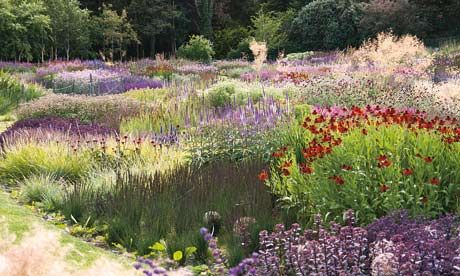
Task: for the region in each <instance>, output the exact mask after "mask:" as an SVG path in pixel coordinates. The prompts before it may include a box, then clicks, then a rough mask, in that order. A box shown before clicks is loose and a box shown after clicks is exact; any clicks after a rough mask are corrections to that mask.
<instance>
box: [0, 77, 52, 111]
mask: <svg viewBox="0 0 460 276" xmlns="http://www.w3.org/2000/svg"><path fill="white" fill-rule="evenodd" d="M44 94H45V91H44V89H42V88H41V87H39V86H38V85H34V84H25V83H21V82H20V81H19V80H18V79H16V78H14V77H13V76H11V75H10V74H8V73H5V72H3V71H0V115H3V114H6V113H8V112H11V111H12V110H14V109H15V108H16V107H17V106H18V105H19V104H21V103H25V102H28V101H31V100H34V99H37V98H39V97H41V96H43V95H44Z"/></svg>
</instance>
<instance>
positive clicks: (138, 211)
mask: <svg viewBox="0 0 460 276" xmlns="http://www.w3.org/2000/svg"><path fill="white" fill-rule="evenodd" d="M262 167H263V165H262V164H261V163H260V162H250V163H247V164H245V165H241V166H237V165H234V164H232V163H229V162H220V163H217V164H213V165H210V166H206V167H202V168H200V169H198V168H194V167H190V166H187V165H185V166H179V167H176V168H173V169H171V170H166V171H163V172H162V173H155V174H148V173H136V172H132V171H129V170H128V171H126V172H122V173H119V174H117V176H116V179H115V180H114V181H113V183H112V185H111V186H109V187H110V188H109V189H107V188H104V189H101V188H97V187H92V186H91V185H92V183H85V184H82V185H80V186H78V185H77V186H75V188H74V189H71V190H70V191H68V193H67V196H66V202H65V203H64V206H65V205H66V204H72V205H74V206H75V202H80V204H77V205H76V206H75V207H74V208H75V210H76V211H77V212H78V213H79V214H75V213H69V211H70V212H71V211H72V210H68V212H67V215H70V214H72V215H73V216H74V217H77V215H80V216H81V217H80V218H77V219H82V220H84V219H86V218H88V217H90V216H91V218H92V219H94V220H96V221H98V222H100V223H104V224H107V227H108V230H107V231H108V238H109V242H116V243H120V244H122V245H123V246H124V247H126V248H127V249H129V250H137V251H138V252H139V253H141V254H144V253H147V252H148V251H149V250H148V247H149V246H151V245H152V244H153V243H155V242H157V241H159V240H160V239H166V241H167V242H168V243H170V244H173V243H177V242H179V241H183V242H185V241H188V242H189V243H190V244H183V246H184V247H186V246H191V245H193V246H196V247H198V244H197V243H198V241H196V239H195V238H193V237H196V231H197V230H196V229H199V228H200V227H201V226H203V225H205V224H211V225H214V226H215V231H216V234H217V233H220V234H219V235H224V236H225V235H227V236H230V237H231V236H232V235H233V234H232V231H233V226H234V224H235V222H236V221H237V220H238V219H239V218H241V217H253V218H254V219H255V220H256V221H257V222H259V223H265V222H266V221H270V222H271V221H272V220H273V219H272V200H271V195H270V193H269V191H268V189H267V188H266V187H265V186H264V185H261V184H260V183H258V182H257V171H258V170H260V169H261V168H262ZM184 237H187V238H184ZM183 242H182V243H183ZM178 246H179V245H178Z"/></svg>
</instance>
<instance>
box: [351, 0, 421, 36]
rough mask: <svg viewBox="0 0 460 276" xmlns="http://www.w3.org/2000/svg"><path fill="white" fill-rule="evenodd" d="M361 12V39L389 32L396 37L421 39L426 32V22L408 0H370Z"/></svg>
mask: <svg viewBox="0 0 460 276" xmlns="http://www.w3.org/2000/svg"><path fill="white" fill-rule="evenodd" d="M362 10H363V14H362V18H361V21H360V23H359V28H360V33H361V36H362V37H363V38H369V37H374V36H375V35H376V34H378V33H380V32H389V31H392V32H393V33H394V34H396V35H397V36H401V35H404V34H413V35H416V36H418V37H421V36H424V35H425V33H426V31H427V22H425V20H424V19H423V18H420V12H419V7H418V6H417V4H416V3H412V2H410V1H408V0H396V1H389V0H372V1H369V3H365V4H364V5H363V9H362Z"/></svg>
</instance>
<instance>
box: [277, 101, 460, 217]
mask: <svg viewBox="0 0 460 276" xmlns="http://www.w3.org/2000/svg"><path fill="white" fill-rule="evenodd" d="M336 111H337V112H338V113H330V110H327V109H317V110H316V113H318V115H317V116H308V117H307V118H306V119H305V121H304V122H303V124H302V125H303V128H304V131H300V132H301V136H300V137H301V138H300V140H299V139H298V138H295V139H291V140H289V139H288V140H289V141H292V142H291V143H288V144H286V145H285V146H287V148H283V149H280V150H278V151H276V152H275V153H274V154H273V156H274V157H275V160H276V161H275V163H274V165H273V167H272V176H271V180H270V181H269V183H270V185H271V187H272V189H273V191H274V192H275V193H276V194H278V195H279V196H280V197H286V199H288V200H286V201H285V203H286V204H287V205H288V206H290V207H293V208H297V210H298V214H299V219H304V220H305V221H310V222H311V220H312V217H313V215H314V214H315V213H320V214H322V215H325V214H328V219H331V220H337V218H338V217H340V216H341V215H342V213H343V212H344V211H345V210H347V209H349V208H353V209H354V210H356V214H357V217H358V218H359V220H360V222H361V223H363V224H365V223H369V222H372V221H373V220H374V219H376V218H378V217H380V216H383V215H385V214H388V213H390V212H391V211H393V210H395V209H408V210H409V211H410V212H411V213H413V214H424V215H427V216H435V215H439V214H443V213H446V212H458V211H459V210H460V205H459V202H458V200H457V199H456V197H458V196H459V194H460V186H459V185H458V184H457V183H458V182H459V181H460V174H458V173H457V169H456V166H458V164H459V163H460V159H459V158H458V156H459V150H460V147H459V145H460V144H459V143H458V141H460V138H459V136H458V129H459V127H458V125H457V123H456V122H455V120H452V119H439V118H434V119H430V118H428V117H426V115H424V114H421V113H418V112H415V111H411V110H405V111H397V110H394V109H391V108H390V109H381V108H375V109H374V108H371V107H368V108H365V109H360V108H353V109H351V110H348V109H340V108H339V109H337V110H336ZM366 118H367V119H366ZM297 136H298V134H296V137H297ZM302 139H303V140H304V142H303V143H302V142H299V141H301V140H302ZM283 202H284V201H283Z"/></svg>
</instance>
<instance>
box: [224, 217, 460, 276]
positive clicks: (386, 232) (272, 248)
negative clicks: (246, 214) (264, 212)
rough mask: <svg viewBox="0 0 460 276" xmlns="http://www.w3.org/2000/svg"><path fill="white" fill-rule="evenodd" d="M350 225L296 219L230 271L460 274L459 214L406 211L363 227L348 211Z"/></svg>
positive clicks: (264, 235) (264, 236)
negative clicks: (303, 223) (305, 224)
mask: <svg viewBox="0 0 460 276" xmlns="http://www.w3.org/2000/svg"><path fill="white" fill-rule="evenodd" d="M346 219H347V221H348V225H347V226H343V227H342V226H340V225H338V224H335V223H333V224H331V228H330V229H326V228H324V227H323V225H322V224H321V219H319V218H316V219H315V228H314V229H313V230H309V229H308V230H304V231H302V229H301V227H300V225H298V224H294V225H293V226H292V227H291V229H289V230H286V229H285V228H284V226H283V225H277V226H276V228H275V231H274V232H273V233H268V232H267V231H262V232H261V233H260V250H259V252H257V253H254V254H253V255H252V257H251V258H248V259H245V260H243V261H242V262H241V263H240V264H239V265H238V266H236V267H235V268H232V269H231V270H230V273H229V274H230V275H235V276H236V275H273V276H275V275H459V274H460V228H459V218H458V217H455V216H446V217H442V218H440V219H437V220H423V219H412V218H409V216H408V215H407V213H406V212H401V213H396V214H393V215H390V216H387V217H384V218H381V219H379V220H377V221H376V222H374V223H373V224H371V225H369V226H367V227H365V228H361V227H355V226H354V225H353V222H354V215H353V212H351V211H348V212H347V213H346Z"/></svg>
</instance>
